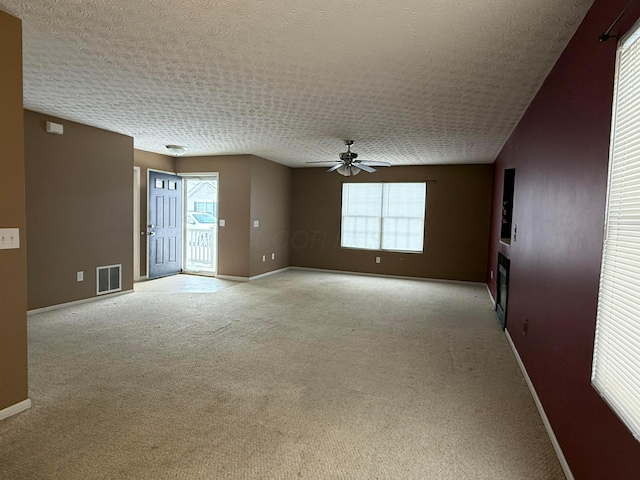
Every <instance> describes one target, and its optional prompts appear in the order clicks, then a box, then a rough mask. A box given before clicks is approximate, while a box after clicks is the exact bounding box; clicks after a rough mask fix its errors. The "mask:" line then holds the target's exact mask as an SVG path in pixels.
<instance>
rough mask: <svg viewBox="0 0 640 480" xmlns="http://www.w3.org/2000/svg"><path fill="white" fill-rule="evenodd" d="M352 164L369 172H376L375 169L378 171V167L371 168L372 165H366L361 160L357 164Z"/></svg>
mask: <svg viewBox="0 0 640 480" xmlns="http://www.w3.org/2000/svg"><path fill="white" fill-rule="evenodd" d="M351 166H352V167H356V168H359V169H360V170H364V171H365V172H369V173H373V172H375V171H376V169H375V168H371V167H370V166H368V165H365V164H364V163H360V162H358V163H356V164H353V165H351Z"/></svg>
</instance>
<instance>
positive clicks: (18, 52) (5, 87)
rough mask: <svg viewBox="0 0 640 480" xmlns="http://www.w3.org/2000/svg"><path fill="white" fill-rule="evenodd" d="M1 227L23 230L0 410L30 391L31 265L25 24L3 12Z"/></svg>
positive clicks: (0, 261) (0, 275) (8, 274)
mask: <svg viewBox="0 0 640 480" xmlns="http://www.w3.org/2000/svg"><path fill="white" fill-rule="evenodd" d="M0 32H2V41H1V42H0V65H2V75H0V98H2V108H0V142H1V143H2V149H1V150H0V168H1V169H2V175H0V228H19V229H20V248H19V249H12V250H0V265H1V268H0V410H3V409H5V408H7V407H10V406H11V405H15V404H16V403H19V402H22V401H23V400H26V399H27V397H28V388H27V260H26V228H25V225H26V217H25V203H24V138H23V111H22V25H21V22H20V20H18V19H17V18H15V17H12V16H10V15H8V14H6V13H4V12H2V11H0Z"/></svg>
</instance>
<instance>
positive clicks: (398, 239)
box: [341, 183, 427, 252]
mask: <svg viewBox="0 0 640 480" xmlns="http://www.w3.org/2000/svg"><path fill="white" fill-rule="evenodd" d="M426 198H427V184H426V183H344V184H343V185H342V228H341V246H342V247H343V248H357V249H364V250H387V251H396V252H422V250H423V246H424V218H425V205H426Z"/></svg>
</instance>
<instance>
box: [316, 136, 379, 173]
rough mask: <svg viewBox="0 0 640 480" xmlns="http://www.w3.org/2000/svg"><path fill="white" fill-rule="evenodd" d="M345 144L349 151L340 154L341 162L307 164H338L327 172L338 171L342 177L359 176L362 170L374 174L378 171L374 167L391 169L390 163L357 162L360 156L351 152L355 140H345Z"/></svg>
mask: <svg viewBox="0 0 640 480" xmlns="http://www.w3.org/2000/svg"><path fill="white" fill-rule="evenodd" d="M344 144H345V145H346V146H347V151H346V152H342V153H341V154H340V160H328V161H319V162H307V163H329V162H338V164H337V165H334V166H333V167H331V168H330V169H329V170H327V172H333V171H336V172H338V173H339V174H340V175H344V176H345V177H350V176H352V175H357V174H358V173H360V170H364V171H365V172H368V173H373V172H375V171H376V169H375V168H372V167H390V166H391V164H390V163H389V162H375V161H371V160H357V158H358V154H357V153H356V152H352V151H351V145H353V140H345V141H344Z"/></svg>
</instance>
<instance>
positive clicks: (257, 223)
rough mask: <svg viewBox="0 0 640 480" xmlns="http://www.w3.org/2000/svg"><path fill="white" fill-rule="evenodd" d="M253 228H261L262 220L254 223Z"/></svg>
mask: <svg viewBox="0 0 640 480" xmlns="http://www.w3.org/2000/svg"><path fill="white" fill-rule="evenodd" d="M253 226H254V227H256V228H258V227H259V226H260V220H254V221H253Z"/></svg>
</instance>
